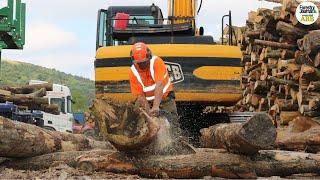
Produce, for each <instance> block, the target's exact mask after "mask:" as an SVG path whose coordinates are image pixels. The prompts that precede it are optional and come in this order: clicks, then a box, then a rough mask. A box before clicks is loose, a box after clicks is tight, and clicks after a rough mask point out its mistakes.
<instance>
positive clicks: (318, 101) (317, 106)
mask: <svg viewBox="0 0 320 180" xmlns="http://www.w3.org/2000/svg"><path fill="white" fill-rule="evenodd" d="M309 109H310V110H311V111H317V110H320V94H319V96H318V97H314V98H312V99H311V100H309Z"/></svg>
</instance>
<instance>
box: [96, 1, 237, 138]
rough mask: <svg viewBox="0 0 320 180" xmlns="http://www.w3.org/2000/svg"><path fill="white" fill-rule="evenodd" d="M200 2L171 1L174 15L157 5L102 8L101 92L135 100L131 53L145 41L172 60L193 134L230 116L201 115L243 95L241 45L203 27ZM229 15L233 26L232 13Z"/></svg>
mask: <svg viewBox="0 0 320 180" xmlns="http://www.w3.org/2000/svg"><path fill="white" fill-rule="evenodd" d="M199 4H200V5H199V8H198V1H197V0H168V6H169V7H168V14H169V15H168V18H164V17H163V14H162V11H161V9H160V8H159V7H158V6H156V5H154V4H152V5H151V6H109V8H108V9H107V10H105V9H101V10H99V12H98V23H97V44H96V47H97V51H96V60H95V85H96V96H97V97H104V96H105V97H110V98H114V99H116V100H118V101H124V102H128V101H134V97H133V96H132V95H131V93H130V84H129V77H128V71H129V68H130V66H131V64H132V62H131V59H130V56H129V54H130V49H131V45H132V44H134V43H136V42H144V43H146V44H148V46H149V47H150V49H151V50H152V53H153V54H154V55H157V56H160V57H161V58H162V59H164V61H165V63H166V66H167V70H168V72H169V74H170V80H171V82H172V83H173V84H174V91H175V93H176V102H177V108H178V112H179V114H180V115H181V116H182V118H181V120H180V121H181V125H182V128H183V129H187V130H188V131H189V132H190V134H193V133H197V132H198V131H199V129H200V128H202V127H208V126H210V125H212V124H214V123H217V122H216V120H217V118H216V117H219V118H218V119H220V120H221V119H224V118H225V115H222V114H220V115H219V114H216V115H215V116H213V115H206V117H203V116H200V114H202V111H203V109H204V108H205V107H206V106H212V105H223V106H231V105H234V104H235V103H236V102H237V101H238V100H239V99H240V98H241V94H242V93H241V89H240V76H241V70H242V67H241V65H240V59H241V51H240V48H239V47H237V46H231V45H218V44H217V43H215V42H214V40H213V37H212V36H205V35H204V28H203V27H200V28H197V24H196V15H197V12H199V10H200V8H201V5H202V1H201V3H199ZM197 10H198V11H197ZM123 14H124V15H123ZM120 15H122V16H120ZM228 16H229V19H230V20H229V27H232V25H231V13H230V14H229V15H228ZM119 24H120V25H121V26H120V25H119ZM230 32H232V30H231V31H230ZM229 38H230V36H229ZM230 42H232V33H231V41H230ZM222 44H224V43H222ZM183 117H187V118H183ZM214 117H215V118H214ZM185 121H188V122H185Z"/></svg>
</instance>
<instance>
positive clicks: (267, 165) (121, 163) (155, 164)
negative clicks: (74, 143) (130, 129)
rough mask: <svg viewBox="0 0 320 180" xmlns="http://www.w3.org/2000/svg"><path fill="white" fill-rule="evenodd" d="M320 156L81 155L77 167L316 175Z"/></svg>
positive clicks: (150, 173) (168, 173)
mask: <svg viewBox="0 0 320 180" xmlns="http://www.w3.org/2000/svg"><path fill="white" fill-rule="evenodd" d="M319 165H320V154H308V153H299V152H288V151H275V150H273V151H271V150H263V151H260V152H259V154H257V155H255V156H252V157H246V156H242V155H237V154H230V153H227V152H226V151H225V150H218V149H197V152H196V153H195V154H190V155H178V156H148V157H146V158H137V157H134V158H132V157H130V156H126V157H124V156H123V154H120V153H113V154H110V155H107V156H105V155H99V154H95V155H94V156H81V157H80V158H79V159H78V165H77V166H78V168H79V169H81V170H85V171H90V172H94V171H105V172H117V173H129V174H138V175H140V176H142V177H147V178H188V179H190V178H203V177H204V176H213V177H221V178H237V179H239V178H245V179H251V178H257V177H270V176H281V177H285V176H288V175H292V174H297V173H319V171H320V166H319Z"/></svg>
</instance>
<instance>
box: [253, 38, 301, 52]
mask: <svg viewBox="0 0 320 180" xmlns="http://www.w3.org/2000/svg"><path fill="white" fill-rule="evenodd" d="M254 44H255V45H261V46H267V47H273V48H280V49H289V50H295V49H296V48H297V46H296V45H293V44H287V43H278V42H273V41H264V40H260V39H255V40H254Z"/></svg>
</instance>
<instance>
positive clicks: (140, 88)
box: [129, 56, 173, 101]
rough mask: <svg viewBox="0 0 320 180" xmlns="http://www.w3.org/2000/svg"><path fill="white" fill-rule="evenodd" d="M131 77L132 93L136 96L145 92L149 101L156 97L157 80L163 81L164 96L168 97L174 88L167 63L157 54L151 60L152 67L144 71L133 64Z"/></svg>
mask: <svg viewBox="0 0 320 180" xmlns="http://www.w3.org/2000/svg"><path fill="white" fill-rule="evenodd" d="M129 78H130V85H131V92H132V94H133V95H135V96H138V95H142V94H144V95H145V96H146V99H147V100H148V101H152V100H154V99H155V96H154V90H155V88H156V82H158V81H163V85H164V88H163V98H165V97H167V95H168V94H169V92H170V91H172V88H173V87H172V84H171V82H170V77H169V74H168V71H167V68H166V65H165V64H164V62H163V60H162V59H161V58H159V57H157V56H153V57H152V59H151V60H150V69H148V70H144V71H142V70H140V69H139V68H138V69H137V68H136V67H135V65H132V66H131V69H130V72H129Z"/></svg>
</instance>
